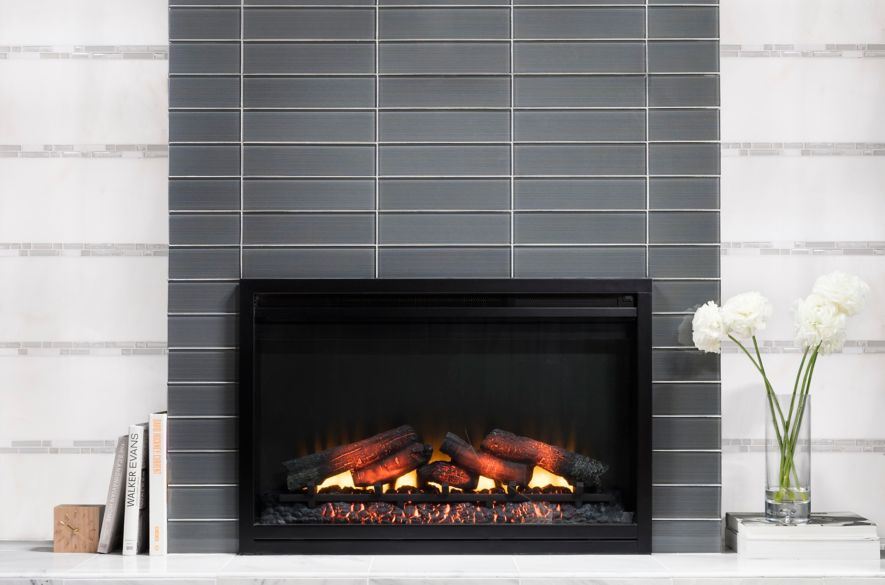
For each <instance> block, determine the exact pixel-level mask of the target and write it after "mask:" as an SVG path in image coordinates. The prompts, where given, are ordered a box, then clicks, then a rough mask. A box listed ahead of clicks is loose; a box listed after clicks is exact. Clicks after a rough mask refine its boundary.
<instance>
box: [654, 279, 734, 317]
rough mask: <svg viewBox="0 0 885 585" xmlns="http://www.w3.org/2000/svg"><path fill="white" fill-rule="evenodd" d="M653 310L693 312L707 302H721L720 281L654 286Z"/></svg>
mask: <svg viewBox="0 0 885 585" xmlns="http://www.w3.org/2000/svg"><path fill="white" fill-rule="evenodd" d="M652 289H653V294H652V310H654V311H667V312H675V311H684V312H693V311H694V310H695V309H697V308H698V307H699V306H700V305H702V304H704V303H706V302H707V301H711V300H712V301H716V302H717V303H718V302H719V282H718V281H703V280H699V281H695V282H691V281H680V280H676V281H666V280H656V281H655V282H654V283H653V284H652Z"/></svg>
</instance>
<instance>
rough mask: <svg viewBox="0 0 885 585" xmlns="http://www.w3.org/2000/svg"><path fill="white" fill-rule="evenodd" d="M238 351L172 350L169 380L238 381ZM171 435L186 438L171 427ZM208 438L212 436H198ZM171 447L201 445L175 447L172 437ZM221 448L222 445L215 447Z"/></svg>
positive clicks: (178, 438)
mask: <svg viewBox="0 0 885 585" xmlns="http://www.w3.org/2000/svg"><path fill="white" fill-rule="evenodd" d="M236 370H237V352H236V351H233V350H207V351H191V350H187V351H184V350H172V351H170V352H169V382H170V383H171V384H174V383H176V382H234V381H236ZM169 435H170V437H172V436H176V440H182V441H183V440H184V439H182V437H181V432H179V431H177V430H176V431H174V432H173V430H171V429H170V431H169ZM196 440H207V441H210V442H211V438H210V437H207V438H204V439H199V438H197V439H196ZM169 448H170V449H197V448H200V447H173V446H172V441H171V438H170V443H169ZM214 448H217V449H221V448H222V447H214Z"/></svg>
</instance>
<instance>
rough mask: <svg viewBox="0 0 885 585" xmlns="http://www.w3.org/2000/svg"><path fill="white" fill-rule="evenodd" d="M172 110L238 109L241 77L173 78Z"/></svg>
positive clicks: (170, 85)
mask: <svg viewBox="0 0 885 585" xmlns="http://www.w3.org/2000/svg"><path fill="white" fill-rule="evenodd" d="M169 107H170V108H238V107H240V79H239V77H171V78H170V79H169Z"/></svg>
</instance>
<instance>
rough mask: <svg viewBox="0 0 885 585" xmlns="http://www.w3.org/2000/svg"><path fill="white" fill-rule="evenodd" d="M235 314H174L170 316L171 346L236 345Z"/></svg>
mask: <svg viewBox="0 0 885 585" xmlns="http://www.w3.org/2000/svg"><path fill="white" fill-rule="evenodd" d="M236 345H237V318H236V316H234V315H200V316H195V315H173V316H170V317H169V347H234V346H236Z"/></svg>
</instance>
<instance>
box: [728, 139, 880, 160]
mask: <svg viewBox="0 0 885 585" xmlns="http://www.w3.org/2000/svg"><path fill="white" fill-rule="evenodd" d="M722 156H723V157H725V156H728V157H732V156H885V142H723V143H722Z"/></svg>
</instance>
